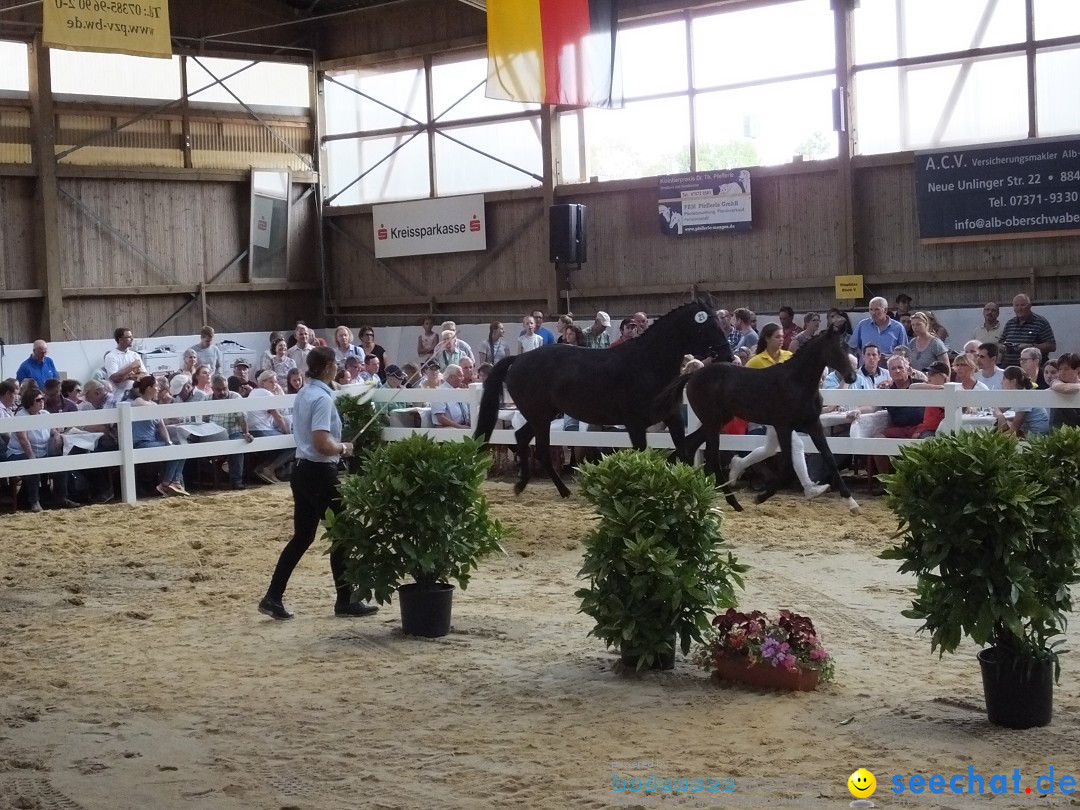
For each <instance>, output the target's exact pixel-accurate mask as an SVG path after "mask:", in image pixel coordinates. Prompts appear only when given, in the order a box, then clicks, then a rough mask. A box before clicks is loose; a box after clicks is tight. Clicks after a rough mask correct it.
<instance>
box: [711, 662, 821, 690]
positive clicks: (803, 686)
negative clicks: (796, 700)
mask: <svg viewBox="0 0 1080 810" xmlns="http://www.w3.org/2000/svg"><path fill="white" fill-rule="evenodd" d="M712 670H713V673H714V674H715V676H716V677H717V678H720V679H721V680H725V681H737V682H739V683H745V684H747V685H749V686H762V687H765V688H766V689H787V690H789V691H792V692H812V691H814V690H815V689H817V685H818V671H817V670H816V669H797V670H795V671H794V672H793V671H791V670H789V669H785V668H784V667H774V666H772V665H771V664H766V663H764V662H761V661H758V662H756V663H754V662H751V661H750V659H749V658H746V657H744V656H732V655H720V654H717V655H715V656H713V661H712Z"/></svg>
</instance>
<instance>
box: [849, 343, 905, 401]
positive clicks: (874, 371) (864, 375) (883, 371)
mask: <svg viewBox="0 0 1080 810" xmlns="http://www.w3.org/2000/svg"><path fill="white" fill-rule="evenodd" d="M862 356H863V364H862V365H861V366H860V367H859V368H858V370H856V372H855V382H854V384H853V385H852V386H851V387H852V388H853V389H855V390H856V391H873V390H874V389H876V388H881V387H882V386H883V385H885V384H887V383H888V382H889V371H888V369H887V368H882V367H881V365H880V363H881V350H880V349H878V346H877V344H876V343H867V344H866V346H864V347H863V351H862ZM901 359H902V358H901Z"/></svg>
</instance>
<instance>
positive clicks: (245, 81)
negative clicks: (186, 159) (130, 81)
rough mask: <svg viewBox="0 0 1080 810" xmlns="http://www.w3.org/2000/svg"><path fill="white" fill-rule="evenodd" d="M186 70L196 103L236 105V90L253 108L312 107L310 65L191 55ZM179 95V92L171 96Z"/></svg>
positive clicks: (192, 96) (190, 91)
mask: <svg viewBox="0 0 1080 810" xmlns="http://www.w3.org/2000/svg"><path fill="white" fill-rule="evenodd" d="M187 71H188V92H189V93H190V94H191V101H192V102H193V103H196V104H198V103H204V102H218V103H222V104H234V105H235V104H237V103H238V102H237V100H236V98H234V97H233V95H232V94H233V93H235V94H236V96H237V97H238V98H239V99H240V101H243V102H244V104H247V105H248V106H252V107H255V106H261V107H292V108H302V109H304V110H306V109H308V108H309V107H310V106H311V91H310V89H309V86H308V76H309V73H308V67H307V65H296V64H289V63H286V62H250V61H246V60H243V59H217V58H211V57H206V56H198V57H194V56H192V57H188V60H187ZM211 74H212V75H211ZM215 79H221V83H220V84H218V83H215V81H214V80H215ZM222 85H224V87H222ZM225 88H228V90H226V89H225ZM230 90H231V91H232V93H230V92H229V91H230ZM179 95H180V93H179V92H177V94H176V96H172V98H176V97H177V96H179Z"/></svg>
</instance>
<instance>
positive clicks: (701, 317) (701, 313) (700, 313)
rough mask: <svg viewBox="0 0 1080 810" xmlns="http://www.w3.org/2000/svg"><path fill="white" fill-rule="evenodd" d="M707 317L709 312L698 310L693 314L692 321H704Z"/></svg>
mask: <svg viewBox="0 0 1080 810" xmlns="http://www.w3.org/2000/svg"><path fill="white" fill-rule="evenodd" d="M708 319H709V313H708V312H705V311H704V310H700V311H698V313H697V314H696V315H695V316H694V321H695V322H697V323H705V321H707V320H708Z"/></svg>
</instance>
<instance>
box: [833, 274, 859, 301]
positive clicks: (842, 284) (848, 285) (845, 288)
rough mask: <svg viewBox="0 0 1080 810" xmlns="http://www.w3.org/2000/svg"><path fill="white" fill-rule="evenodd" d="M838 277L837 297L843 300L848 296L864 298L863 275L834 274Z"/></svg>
mask: <svg viewBox="0 0 1080 810" xmlns="http://www.w3.org/2000/svg"><path fill="white" fill-rule="evenodd" d="M834 278H835V279H836V297H837V299H839V300H841V301H843V300H844V299H847V298H862V297H863V289H862V276H834Z"/></svg>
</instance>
